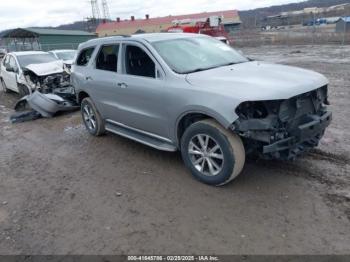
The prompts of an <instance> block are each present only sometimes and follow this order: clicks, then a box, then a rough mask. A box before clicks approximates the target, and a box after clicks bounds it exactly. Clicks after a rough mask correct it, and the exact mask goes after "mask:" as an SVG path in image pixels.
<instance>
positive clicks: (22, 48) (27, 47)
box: [0, 43, 79, 52]
mask: <svg viewBox="0 0 350 262" xmlns="http://www.w3.org/2000/svg"><path fill="white" fill-rule="evenodd" d="M78 46H79V43H63V44H62V43H60V44H40V45H27V44H24V45H23V44H16V45H14V44H10V45H2V46H1V45H0V49H5V50H6V51H7V52H15V51H51V50H56V49H77V48H78Z"/></svg>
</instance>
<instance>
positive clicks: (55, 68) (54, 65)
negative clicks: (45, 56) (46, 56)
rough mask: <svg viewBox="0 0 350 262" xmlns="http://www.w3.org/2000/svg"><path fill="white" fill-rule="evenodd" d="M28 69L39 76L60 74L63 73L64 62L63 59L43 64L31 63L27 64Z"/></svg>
mask: <svg viewBox="0 0 350 262" xmlns="http://www.w3.org/2000/svg"><path fill="white" fill-rule="evenodd" d="M26 69H28V70H30V71H32V72H33V73H35V74H36V75H37V76H46V75H52V74H59V73H63V63H62V61H53V62H49V63H42V64H30V65H28V66H26Z"/></svg>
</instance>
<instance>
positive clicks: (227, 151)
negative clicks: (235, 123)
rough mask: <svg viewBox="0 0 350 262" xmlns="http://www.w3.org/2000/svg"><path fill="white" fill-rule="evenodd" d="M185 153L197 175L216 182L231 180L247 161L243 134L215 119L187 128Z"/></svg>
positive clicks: (184, 138) (183, 137) (200, 178)
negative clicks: (236, 132) (241, 136)
mask: <svg viewBox="0 0 350 262" xmlns="http://www.w3.org/2000/svg"><path fill="white" fill-rule="evenodd" d="M181 154H182V158H183V160H184V163H185V165H186V166H187V167H188V168H189V169H190V170H191V173H192V175H193V176H194V177H195V178H196V179H198V180H199V181H201V182H203V183H205V184H208V185H214V186H222V185H225V184H227V183H229V182H231V181H232V180H233V179H235V178H236V177H237V176H238V175H239V174H240V173H241V171H242V169H243V167H244V163H245V149H244V146H243V143H242V140H241V138H240V137H239V136H238V135H236V134H234V133H232V132H230V131H229V130H227V129H225V128H224V127H222V126H221V125H220V124H219V123H217V122H216V121H215V120H212V119H208V120H203V121H199V122H196V123H194V124H192V125H191V126H190V127H188V128H187V130H186V131H185V133H184V135H183V136H182V139H181Z"/></svg>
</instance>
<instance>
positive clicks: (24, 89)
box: [17, 84, 30, 97]
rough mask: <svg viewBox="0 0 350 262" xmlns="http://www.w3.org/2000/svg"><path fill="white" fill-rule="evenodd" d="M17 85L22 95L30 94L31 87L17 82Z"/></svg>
mask: <svg viewBox="0 0 350 262" xmlns="http://www.w3.org/2000/svg"><path fill="white" fill-rule="evenodd" d="M17 86H18V93H19V95H20V97H24V96H27V95H29V94H30V91H29V88H28V87H27V86H26V85H22V84H17Z"/></svg>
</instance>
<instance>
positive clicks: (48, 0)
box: [0, 0, 301, 30]
mask: <svg viewBox="0 0 350 262" xmlns="http://www.w3.org/2000/svg"><path fill="white" fill-rule="evenodd" d="M99 1H100V2H102V1H101V0H99ZM107 2H108V4H109V8H110V14H111V17H112V18H113V19H115V18H116V17H121V18H122V19H126V18H130V16H131V15H134V16H135V17H136V18H141V17H142V18H143V17H144V15H145V14H150V16H151V17H157V16H165V15H170V14H171V15H178V14H189V13H196V12H202V11H219V10H228V9H239V10H246V9H254V8H257V7H265V6H271V5H279V4H286V3H292V2H301V0H176V1H175V0H146V1H145V0H124V1H121V0H119V1H116V0H107ZM100 10H101V11H102V7H100ZM88 16H91V8H90V4H89V1H88V0H0V30H4V29H10V28H16V27H31V26H58V25H61V24H67V23H72V22H74V21H78V20H82V19H83V18H85V17H88Z"/></svg>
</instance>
